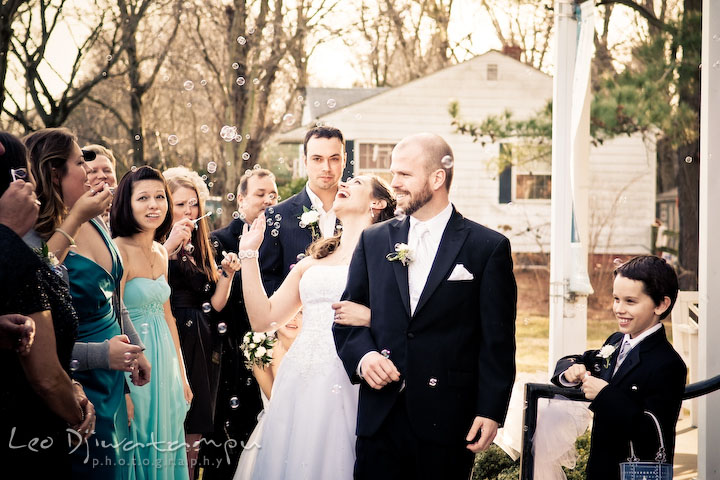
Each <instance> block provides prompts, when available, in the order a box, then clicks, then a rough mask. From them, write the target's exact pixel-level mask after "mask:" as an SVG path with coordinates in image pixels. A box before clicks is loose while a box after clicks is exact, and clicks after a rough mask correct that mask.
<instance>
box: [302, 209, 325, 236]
mask: <svg viewBox="0 0 720 480" xmlns="http://www.w3.org/2000/svg"><path fill="white" fill-rule="evenodd" d="M298 218H299V219H300V228H309V229H310V232H311V233H312V239H313V240H317V239H318V238H320V226H319V225H318V220H320V212H318V211H317V210H315V207H313V208H307V207H306V206H305V205H303V213H302V214H301V215H300V216H299V217H298Z"/></svg>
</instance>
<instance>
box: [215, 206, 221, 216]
mask: <svg viewBox="0 0 720 480" xmlns="http://www.w3.org/2000/svg"><path fill="white" fill-rule="evenodd" d="M222 212H223V210H222V207H218V208H217V210H215V213H217V214H218V215H222Z"/></svg>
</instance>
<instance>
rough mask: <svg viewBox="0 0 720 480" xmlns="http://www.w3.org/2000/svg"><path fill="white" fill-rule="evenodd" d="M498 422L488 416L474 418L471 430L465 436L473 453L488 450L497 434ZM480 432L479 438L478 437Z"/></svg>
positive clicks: (468, 447)
mask: <svg viewBox="0 0 720 480" xmlns="http://www.w3.org/2000/svg"><path fill="white" fill-rule="evenodd" d="M497 431H498V423H497V422H496V421H495V420H493V419H491V418H486V417H480V416H477V417H475V420H473V423H472V426H471V427H470V431H469V432H468V434H467V436H466V437H465V441H466V442H468V445H467V449H468V450H470V451H471V452H473V453H478V452H482V451H483V450H486V449H487V448H488V447H489V446H490V444H491V443H492V441H493V440H495V435H497ZM478 434H480V435H479V438H478Z"/></svg>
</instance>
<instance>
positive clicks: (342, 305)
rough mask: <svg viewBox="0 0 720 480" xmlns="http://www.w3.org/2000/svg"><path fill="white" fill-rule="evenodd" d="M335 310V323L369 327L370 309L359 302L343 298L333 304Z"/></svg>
mask: <svg viewBox="0 0 720 480" xmlns="http://www.w3.org/2000/svg"><path fill="white" fill-rule="evenodd" d="M332 308H333V310H335V323H338V324H340V325H348V326H351V327H369V326H370V309H369V308H368V307H366V306H365V305H361V304H359V303H355V302H350V301H348V300H343V301H342V302H337V303H333V304H332Z"/></svg>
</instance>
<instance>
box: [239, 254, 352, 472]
mask: <svg viewBox="0 0 720 480" xmlns="http://www.w3.org/2000/svg"><path fill="white" fill-rule="evenodd" d="M347 272H348V267H347V265H335V266H330V265H327V266H326V265H315V266H312V267H310V268H309V269H308V270H307V271H306V272H305V273H304V274H303V276H302V278H301V279H300V298H301V300H302V305H303V325H302V328H301V330H300V333H299V334H298V336H297V338H296V339H295V342H294V343H293V344H292V346H291V347H290V349H289V350H288V352H287V353H286V354H285V358H284V359H283V361H282V365H281V366H280V368H279V370H278V374H277V378H276V379H275V382H274V384H273V391H272V398H271V399H270V404H269V406H268V408H267V412H266V414H265V417H264V419H263V420H264V423H265V427H264V431H263V432H262V440H261V442H260V443H261V445H260V448H259V449H258V451H257V459H256V460H255V468H254V470H253V473H252V478H253V479H254V480H281V479H287V480H303V479H308V480H320V479H328V480H342V479H352V477H353V468H354V465H355V426H356V422H357V405H358V388H359V387H358V386H357V385H352V384H350V380H349V379H348V376H347V373H345V369H344V368H343V364H342V362H341V361H340V358H339V357H338V355H337V352H336V350H335V342H334V340H333V334H332V325H333V317H334V311H333V309H332V308H331V305H332V304H333V303H335V302H337V301H339V300H340V296H341V295H342V292H343V290H344V289H345V283H346V281H347Z"/></svg>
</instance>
